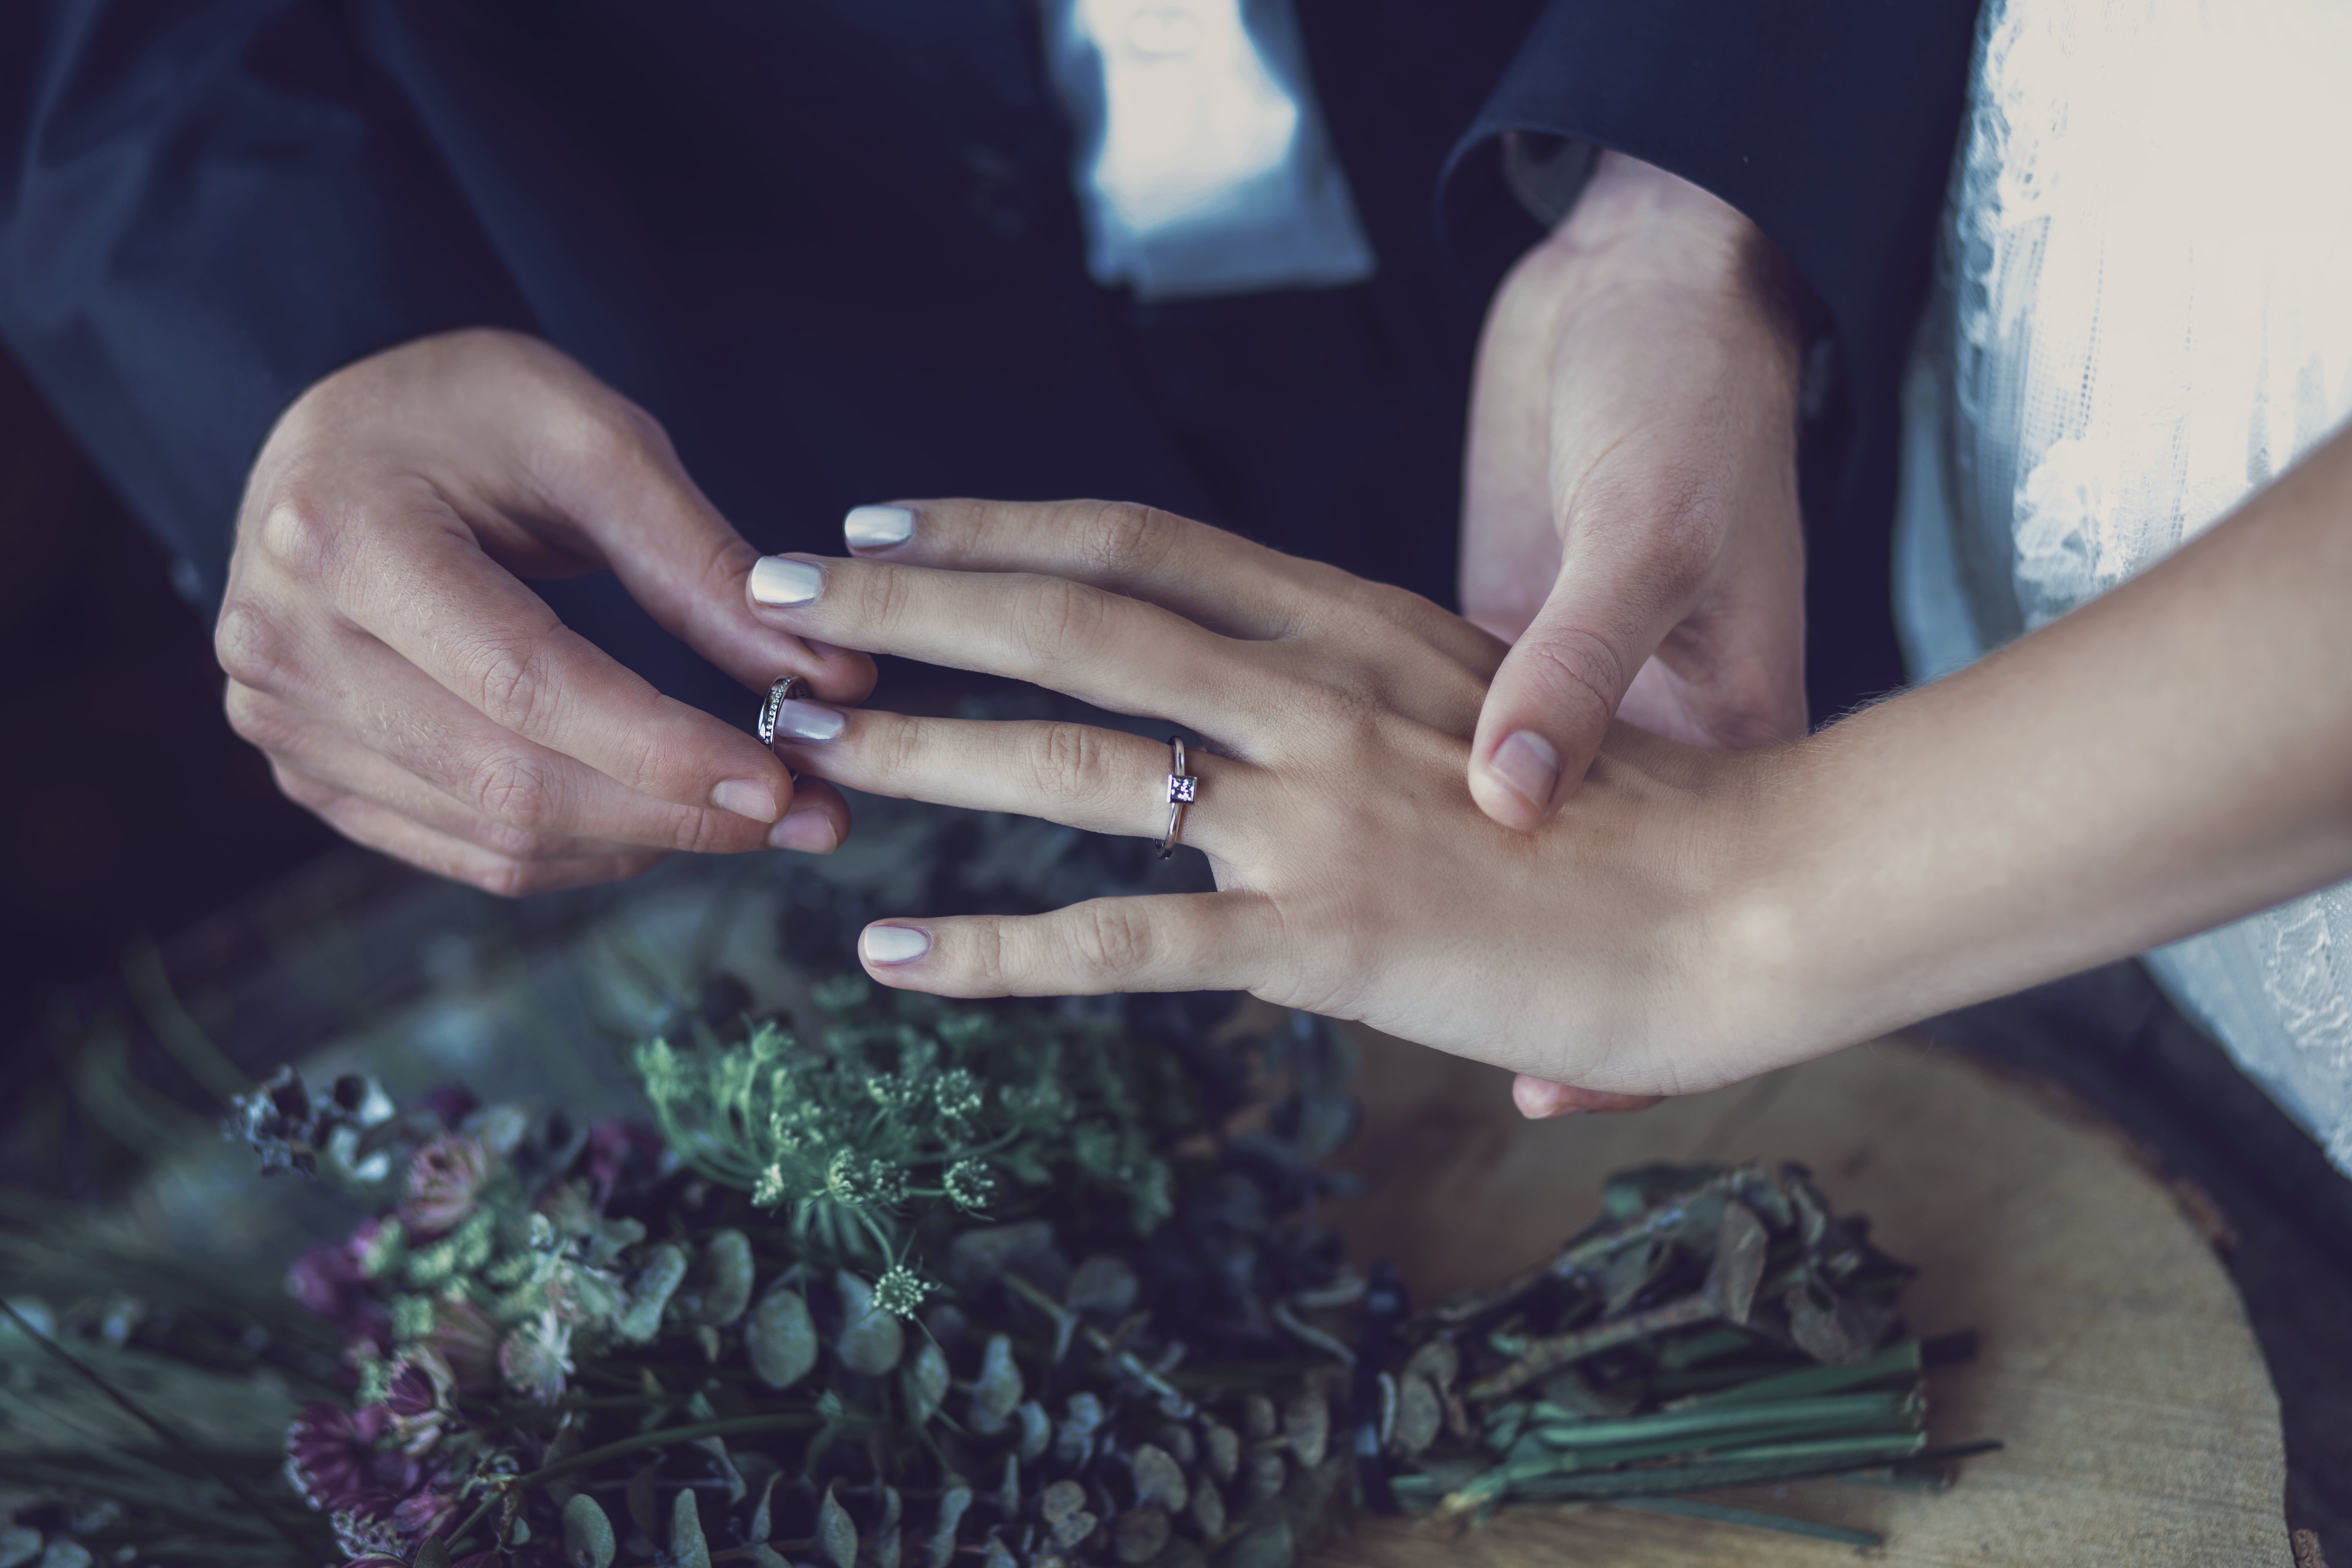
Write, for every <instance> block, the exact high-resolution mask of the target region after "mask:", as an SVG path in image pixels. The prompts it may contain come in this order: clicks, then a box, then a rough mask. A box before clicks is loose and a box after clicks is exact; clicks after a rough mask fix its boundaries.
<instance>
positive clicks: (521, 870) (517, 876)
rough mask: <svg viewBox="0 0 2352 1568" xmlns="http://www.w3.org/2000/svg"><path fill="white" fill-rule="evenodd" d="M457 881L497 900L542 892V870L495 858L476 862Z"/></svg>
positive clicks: (521, 863) (499, 857)
mask: <svg viewBox="0 0 2352 1568" xmlns="http://www.w3.org/2000/svg"><path fill="white" fill-rule="evenodd" d="M457 880H459V881H461V882H467V883H470V884H471V885H473V886H474V887H477V888H479V889H481V890H482V891H483V892H486V893H489V894H491V895H493V896H495V897H497V898H501V899H520V898H522V897H525V896H526V895H528V894H530V893H535V892H537V891H538V890H539V887H540V871H539V868H537V867H535V866H533V865H531V864H530V863H529V862H527V861H522V860H512V859H509V858H506V857H504V856H495V855H494V856H492V857H490V858H488V859H487V860H478V861H475V862H473V863H472V864H471V865H470V866H469V868H467V870H466V871H465V872H463V873H461V874H460V875H459V876H458V878H457Z"/></svg>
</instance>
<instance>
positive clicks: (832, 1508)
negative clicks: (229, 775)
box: [816, 1481, 857, 1568]
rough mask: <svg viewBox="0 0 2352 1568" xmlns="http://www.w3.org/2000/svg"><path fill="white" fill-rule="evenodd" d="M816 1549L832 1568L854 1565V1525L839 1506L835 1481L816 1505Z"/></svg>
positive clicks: (855, 1540) (838, 1484)
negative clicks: (822, 1554) (822, 1553)
mask: <svg viewBox="0 0 2352 1568" xmlns="http://www.w3.org/2000/svg"><path fill="white" fill-rule="evenodd" d="M816 1549H817V1550H818V1551H819V1552H824V1555H825V1559H826V1560H827V1561H828V1562H830V1563H832V1564H833V1568H856V1565H857V1526H856V1522H855V1521H852V1520H851V1519H850V1517H849V1510H847V1509H845V1508H844V1507H842V1506H841V1496H840V1483H839V1482H838V1481H836V1482H835V1483H834V1484H833V1485H832V1486H829V1487H827V1488H825V1489H824V1501H823V1502H821V1503H819V1504H818V1505H817V1510H816Z"/></svg>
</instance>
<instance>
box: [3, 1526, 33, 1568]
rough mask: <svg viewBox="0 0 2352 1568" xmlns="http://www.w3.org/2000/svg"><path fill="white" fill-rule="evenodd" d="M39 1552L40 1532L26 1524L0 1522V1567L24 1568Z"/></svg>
mask: <svg viewBox="0 0 2352 1568" xmlns="http://www.w3.org/2000/svg"><path fill="white" fill-rule="evenodd" d="M40 1554H41V1532H40V1531H37V1530H35V1529H34V1528H32V1526H30V1525H26V1524H0V1568H25V1564H26V1563H30V1562H31V1561H32V1560H33V1559H34V1558H36V1557H38V1556H39V1555H40Z"/></svg>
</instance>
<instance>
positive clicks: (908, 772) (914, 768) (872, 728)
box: [860, 714, 925, 780]
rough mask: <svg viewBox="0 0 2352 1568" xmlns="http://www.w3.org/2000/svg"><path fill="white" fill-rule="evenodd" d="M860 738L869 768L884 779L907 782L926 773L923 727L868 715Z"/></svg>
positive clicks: (903, 721)
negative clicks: (924, 767)
mask: <svg viewBox="0 0 2352 1568" xmlns="http://www.w3.org/2000/svg"><path fill="white" fill-rule="evenodd" d="M860 738H861V739H862V741H863V742H864V743H865V747H864V749H865V751H866V756H867V758H868V759H869V765H870V766H872V768H873V769H874V771H875V772H876V773H877V774H878V775H880V776H881V777H882V778H885V779H890V780H906V779H913V778H916V777H918V776H919V774H920V773H922V771H923V752H924V751H925V744H924V740H923V727H922V725H921V724H919V723H914V722H909V721H907V720H905V719H901V718H898V717H896V716H886V715H882V714H867V715H866V716H865V718H864V721H863V724H862V727H861V730H860Z"/></svg>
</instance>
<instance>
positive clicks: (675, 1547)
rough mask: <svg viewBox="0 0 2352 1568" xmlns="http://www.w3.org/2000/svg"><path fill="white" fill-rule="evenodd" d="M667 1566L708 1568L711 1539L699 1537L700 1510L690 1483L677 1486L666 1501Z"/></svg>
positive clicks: (700, 1527) (700, 1535)
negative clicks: (667, 1502)
mask: <svg viewBox="0 0 2352 1568" xmlns="http://www.w3.org/2000/svg"><path fill="white" fill-rule="evenodd" d="M663 1561H664V1563H665V1564H666V1568H710V1543H709V1542H707V1541H705V1540H704V1539H703V1537H702V1510H701V1509H700V1507H699V1506H698V1505H697V1504H696V1502H695V1500H694V1489H693V1488H692V1487H680V1488H678V1489H677V1496H675V1497H673V1498H672V1499H671V1500H670V1505H669V1552H668V1554H667V1556H666V1557H665V1558H664V1559H663Z"/></svg>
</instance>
